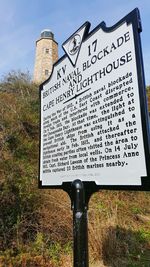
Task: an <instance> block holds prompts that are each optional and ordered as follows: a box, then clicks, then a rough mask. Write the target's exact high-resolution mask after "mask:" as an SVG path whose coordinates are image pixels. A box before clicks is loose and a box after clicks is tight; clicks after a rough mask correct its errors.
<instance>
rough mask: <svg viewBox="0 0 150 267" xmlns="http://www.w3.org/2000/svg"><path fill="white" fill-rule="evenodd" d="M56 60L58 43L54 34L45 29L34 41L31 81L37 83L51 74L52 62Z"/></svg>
mask: <svg viewBox="0 0 150 267" xmlns="http://www.w3.org/2000/svg"><path fill="white" fill-rule="evenodd" d="M57 60H58V43H57V42H56V41H55V40H54V34H53V33H52V32H51V31H50V30H48V29H45V30H43V31H42V32H41V36H40V39H38V40H37V41H36V54H35V66H34V75H33V81H34V82H35V83H37V84H40V83H42V82H43V81H45V80H46V79H47V78H48V77H49V76H50V74H51V71H52V66H53V64H54V63H55V62H56V61H57Z"/></svg>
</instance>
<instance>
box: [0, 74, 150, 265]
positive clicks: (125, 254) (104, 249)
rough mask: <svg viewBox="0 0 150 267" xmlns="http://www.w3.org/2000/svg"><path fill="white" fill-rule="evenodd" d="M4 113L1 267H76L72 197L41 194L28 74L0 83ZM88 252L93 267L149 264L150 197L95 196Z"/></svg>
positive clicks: (0, 118) (0, 134) (0, 119)
mask: <svg viewBox="0 0 150 267" xmlns="http://www.w3.org/2000/svg"><path fill="white" fill-rule="evenodd" d="M148 95H150V93H149V90H148ZM0 110H1V113H0V177H1V179H0V267H4V266H6V267H7V266H9V267H30V266H32V267H36V266H37V267H46V266H47V267H48V266H49V267H50V266H51V267H56V266H61V267H71V266H72V213H71V210H70V206H71V204H70V199H69V197H68V196H67V194H66V193H64V192H63V191H62V190H39V189H38V180H37V175H38V142H39V140H38V132H39V129H38V127H39V126H38V123H39V99H38V87H37V86H36V85H34V84H32V82H31V80H30V77H29V75H28V73H27V74H24V73H21V72H11V73H9V74H8V75H7V76H6V77H5V78H4V80H3V81H2V82H1V83H0ZM89 250H90V261H91V265H90V266H91V267H98V266H99V267H100V266H104V265H105V266H112V267H113V266H114V267H115V266H116V267H123V266H139V267H141V266H144V267H148V266H150V193H146V192H143V193H140V192H121V191H120V192H116V191H112V192H110V191H101V192H98V193H96V194H94V195H93V196H92V198H91V200H90V205H89Z"/></svg>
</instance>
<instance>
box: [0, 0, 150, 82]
mask: <svg viewBox="0 0 150 267" xmlns="http://www.w3.org/2000/svg"><path fill="white" fill-rule="evenodd" d="M135 7H138V8H139V10H140V14H141V19H142V26H143V32H142V34H141V39H142V48H143V58H144V66H145V78H146V84H147V85H150V0H122V1H121V0H105V1H104V0H74V1H73V0H70V1H69V0H0V78H1V77H2V76H3V75H5V74H7V73H8V71H11V70H18V69H20V70H22V71H26V70H29V71H30V73H31V74H32V73H33V68H34V56H35V41H36V39H38V38H39V36H40V32H41V30H43V29H45V28H49V29H51V30H52V31H53V33H54V34H55V40H56V41H57V42H58V43H59V56H62V55H63V53H64V52H63V50H62V48H61V45H62V43H63V42H64V41H65V40H66V39H67V38H68V37H69V36H70V35H71V34H72V33H73V32H74V31H75V30H77V29H78V28H79V27H80V26H81V25H82V24H83V23H84V22H85V21H87V20H88V21H89V22H90V23H91V29H90V30H92V29H93V28H95V27H96V26H97V25H98V24H99V23H100V22H101V21H105V22H106V25H107V26H112V25H113V24H115V23H116V22H117V21H118V20H120V19H121V18H122V17H123V16H125V15H127V14H128V13H129V12H130V11H131V10H133V9H134V8H135Z"/></svg>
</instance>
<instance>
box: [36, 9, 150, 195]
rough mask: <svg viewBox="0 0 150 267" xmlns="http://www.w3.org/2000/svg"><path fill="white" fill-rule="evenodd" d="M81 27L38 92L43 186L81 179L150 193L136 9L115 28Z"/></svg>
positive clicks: (54, 185) (146, 114)
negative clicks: (91, 28)
mask: <svg viewBox="0 0 150 267" xmlns="http://www.w3.org/2000/svg"><path fill="white" fill-rule="evenodd" d="M89 28H90V23H89V22H86V23H85V24H83V25H82V26H81V27H80V28H79V29H78V30H77V31H76V32H75V33H74V34H72V36H71V37H70V38H69V39H68V40H67V41H66V42H65V43H64V44H63V49H64V51H65V55H64V56H63V57H62V58H60V60H59V61H58V62H57V63H55V64H54V67H53V72H52V74H51V76H50V78H49V79H48V80H47V81H45V82H44V83H43V84H42V85H41V86H40V100H41V133H40V174H39V183H40V187H54V188H61V187H62V186H63V184H64V183H72V182H73V181H74V180H77V179H81V180H82V181H83V182H84V183H91V182H94V183H95V184H96V185H97V186H98V188H109V189H122V188H123V189H138V190H149V188H150V175H149V173H150V170H149V125H148V111H147V102H146V88H145V82H144V73H143V62H142V53H141V44H140V32H141V21H140V17H139V11H138V9H135V10H133V11H132V12H131V13H130V14H128V15H127V16H126V17H124V18H123V19H122V20H120V21H119V22H118V23H117V24H115V25H114V26H113V27H106V25H105V23H104V22H102V23H101V24H100V25H98V26H97V27H96V28H95V29H94V30H93V31H92V32H90V33H89Z"/></svg>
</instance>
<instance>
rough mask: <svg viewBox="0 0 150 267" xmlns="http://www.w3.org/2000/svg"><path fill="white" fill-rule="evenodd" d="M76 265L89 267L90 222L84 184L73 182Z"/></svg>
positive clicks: (78, 181)
mask: <svg viewBox="0 0 150 267" xmlns="http://www.w3.org/2000/svg"><path fill="white" fill-rule="evenodd" d="M72 209H73V238H74V267H88V266H89V259H88V226H87V224H88V222H87V205H86V202H85V189H84V184H83V183H82V182H81V181H80V180H75V181H74V182H73V183H72Z"/></svg>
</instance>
